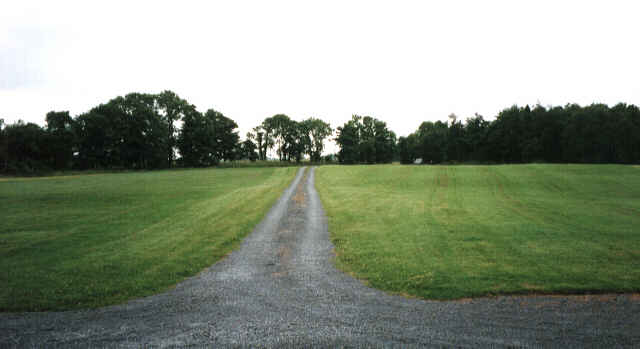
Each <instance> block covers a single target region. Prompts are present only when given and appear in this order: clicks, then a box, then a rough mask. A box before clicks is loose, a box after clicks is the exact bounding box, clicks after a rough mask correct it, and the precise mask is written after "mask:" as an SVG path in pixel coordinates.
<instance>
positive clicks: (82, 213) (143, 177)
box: [0, 168, 297, 311]
mask: <svg viewBox="0 0 640 349" xmlns="http://www.w3.org/2000/svg"><path fill="white" fill-rule="evenodd" d="M296 170H297V169H296V168H242V169H202V170H175V171H156V172H137V173H120V174H96V175H78V176H59V177H48V178H1V179H0V270H1V271H0V285H1V286H0V310H1V311H39V310H64V309H73V308H86V307H98V306H103V305H108V304H115V303H121V302H123V301H125V300H128V299H131V298H135V297H141V296H146V295H151V294H154V293H157V292H160V291H162V290H166V289H167V288H169V287H171V286H172V285H175V284H176V283H178V282H179V281H181V280H183V279H184V278H186V277H188V276H192V275H194V274H196V273H198V272H199V271H201V270H202V269H204V268H205V267H207V266H209V265H211V264H213V263H215V262H216V261H217V260H219V259H220V258H222V257H223V256H225V255H226V254H227V253H229V252H230V251H231V250H232V249H233V248H234V247H236V246H237V245H238V243H239V242H240V241H241V239H242V238H243V237H244V236H246V234H248V233H249V232H251V230H252V229H253V227H254V226H255V225H256V224H257V223H258V222H259V221H260V220H261V219H262V217H263V216H264V215H265V214H266V212H267V211H268V209H269V208H270V207H271V206H272V205H273V203H274V202H275V200H276V199H277V198H278V197H279V196H280V195H281V193H282V191H283V190H284V188H286V186H287V185H288V184H289V183H290V182H291V180H292V179H293V177H294V175H295V172H296Z"/></svg>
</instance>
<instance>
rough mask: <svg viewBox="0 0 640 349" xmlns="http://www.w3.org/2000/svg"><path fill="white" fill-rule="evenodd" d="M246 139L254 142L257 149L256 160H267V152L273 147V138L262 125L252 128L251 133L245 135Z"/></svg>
mask: <svg viewBox="0 0 640 349" xmlns="http://www.w3.org/2000/svg"><path fill="white" fill-rule="evenodd" d="M247 138H248V139H251V140H255V143H256V148H257V149H258V160H267V151H268V150H269V149H271V148H272V147H273V144H274V141H273V137H272V136H271V134H270V133H269V130H266V129H265V128H264V127H263V126H262V125H259V126H256V127H254V128H253V132H249V133H247Z"/></svg>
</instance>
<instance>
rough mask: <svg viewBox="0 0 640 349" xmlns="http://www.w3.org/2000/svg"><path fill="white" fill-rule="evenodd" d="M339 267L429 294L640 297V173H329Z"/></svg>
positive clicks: (405, 169) (320, 184)
mask: <svg viewBox="0 0 640 349" xmlns="http://www.w3.org/2000/svg"><path fill="white" fill-rule="evenodd" d="M316 173H317V175H316V186H317V188H318V191H319V193H320V196H321V199H322V201H323V205H324V207H325V209H326V211H327V214H328V217H329V231H330V232H331V237H332V241H333V243H334V244H335V246H336V253H337V257H336V264H337V266H338V267H339V268H341V269H343V270H345V271H347V272H350V273H352V274H353V275H354V276H356V277H358V278H360V279H362V280H365V282H366V283H368V284H369V285H370V286H373V287H376V288H381V289H384V290H388V291H392V292H397V293H401V294H407V295H413V296H418V297H423V298H431V299H456V298H463V297H474V296H485V295H495V294H531V293H560V294H568V293H601V292H636V291H638V290H640V171H639V170H638V168H635V167H632V166H618V165H505V166H401V165H381V166H348V167H347V166H342V167H338V166H324V167H321V168H318V170H317V172H316Z"/></svg>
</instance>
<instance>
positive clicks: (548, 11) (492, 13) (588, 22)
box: [0, 0, 640, 136]
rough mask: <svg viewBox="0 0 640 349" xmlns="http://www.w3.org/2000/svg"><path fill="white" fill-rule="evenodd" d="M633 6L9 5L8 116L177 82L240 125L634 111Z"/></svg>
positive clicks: (638, 54)
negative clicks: (570, 106) (555, 108)
mask: <svg viewBox="0 0 640 349" xmlns="http://www.w3.org/2000/svg"><path fill="white" fill-rule="evenodd" d="M639 18H640V5H638V2H637V1H611V0H608V1H540V0H537V1H437V2H436V1H398V0H396V1H385V2H380V1H313V2H311V1H207V2H205V1H202V2H200V1H198V2H196V1H171V2H160V1H148V2H147V1H144V2H143V1H100V2H98V1H78V2H69V1H24V0H21V1H3V2H2V4H0V118H4V119H5V121H6V122H7V123H10V122H13V121H16V120H17V119H23V120H27V121H32V122H36V123H39V124H41V125H44V117H45V114H46V113H47V112H48V111H50V110H69V111H70V112H71V114H72V115H77V114H80V113H82V112H85V111H87V110H89V109H90V108H91V107H93V106H96V105H98V104H99V103H103V102H107V101H108V100H109V99H111V98H113V97H116V96H118V95H124V94H126V93H128V92H149V93H156V92H160V91H162V90H172V91H174V92H176V93H177V94H178V95H180V96H181V97H182V98H184V99H186V100H188V101H189V102H191V103H193V104H195V105H196V106H197V107H198V109H199V110H200V111H205V110H206V109H208V108H214V109H216V110H218V111H220V112H222V113H223V114H225V115H226V116H228V117H230V118H232V119H234V120H235V121H236V122H237V123H238V125H239V126H240V130H241V134H242V135H244V133H246V131H247V130H249V129H250V128H252V127H253V126H255V125H257V124H259V123H260V122H261V121H262V120H263V119H264V118H265V117H268V116H272V115H274V114H276V113H285V114H287V115H289V116H290V117H292V118H293V119H296V120H302V119H305V118H307V117H310V116H314V117H319V118H322V119H324V120H326V121H329V122H330V123H331V125H332V126H333V127H334V128H335V127H337V126H339V125H342V124H343V123H344V122H345V121H347V120H348V119H349V118H350V117H351V115H352V114H360V115H371V116H373V117H376V118H378V119H381V120H384V121H386V122H387V124H388V125H389V127H390V129H392V130H393V131H395V132H396V133H397V134H398V135H399V136H400V135H407V134H409V133H411V132H413V131H414V130H415V129H416V128H417V127H418V126H419V125H420V123H421V122H422V121H425V120H433V121H434V120H446V119H447V115H448V114H449V113H456V114H457V115H458V116H459V117H460V118H462V119H465V118H467V117H470V116H473V114H474V113H475V112H478V113H480V114H482V115H484V116H485V118H487V119H493V118H494V116H495V115H496V114H497V113H498V111H499V110H501V109H503V108H505V107H508V106H510V105H512V104H519V105H524V104H536V103H538V102H539V103H541V104H543V105H564V104H566V103H569V102H571V103H574V102H575V103H579V104H582V105H585V104H590V103H593V102H601V103H607V104H610V105H612V104H615V103H618V102H626V103H632V104H636V105H640V41H639V38H640V20H639Z"/></svg>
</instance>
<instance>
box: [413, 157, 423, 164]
mask: <svg viewBox="0 0 640 349" xmlns="http://www.w3.org/2000/svg"><path fill="white" fill-rule="evenodd" d="M413 163H414V164H416V165H420V164H421V163H422V158H417V159H415V160H414V161H413Z"/></svg>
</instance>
